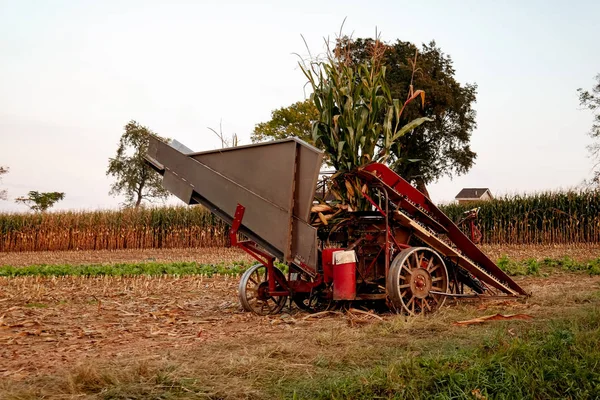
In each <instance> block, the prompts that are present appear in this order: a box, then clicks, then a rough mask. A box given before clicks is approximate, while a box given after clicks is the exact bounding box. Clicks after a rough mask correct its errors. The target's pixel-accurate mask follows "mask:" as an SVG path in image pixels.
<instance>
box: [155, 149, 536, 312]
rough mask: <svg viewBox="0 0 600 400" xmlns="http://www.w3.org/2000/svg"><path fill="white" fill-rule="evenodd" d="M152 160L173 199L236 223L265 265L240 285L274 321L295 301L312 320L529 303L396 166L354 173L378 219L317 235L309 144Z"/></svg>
mask: <svg viewBox="0 0 600 400" xmlns="http://www.w3.org/2000/svg"><path fill="white" fill-rule="evenodd" d="M146 161H147V162H148V164H149V165H151V166H152V167H153V168H154V169H155V170H156V171H157V172H159V173H160V174H162V175H163V186H164V187H165V188H166V189H167V190H169V191H170V192H171V193H173V194H174V195H176V196H177V197H178V198H180V199H181V200H183V201H184V202H185V203H187V204H201V205H203V206H204V207H206V208H207V209H208V210H209V211H210V212H212V213H213V214H215V215H216V216H218V217H220V218H221V219H223V220H224V221H225V222H227V223H228V224H230V226H231V230H230V239H231V243H232V245H236V246H239V247H240V248H242V249H243V250H244V251H246V252H247V253H248V254H250V255H251V256H252V257H253V258H254V259H256V260H257V261H258V263H257V264H256V265H254V266H253V267H251V268H249V269H248V270H247V271H246V272H245V273H244V274H243V276H242V278H241V281H240V284H239V300H240V303H241V305H242V306H243V308H244V309H245V310H247V311H252V312H254V313H256V314H259V315H268V314H275V313H278V312H280V311H281V310H282V308H283V307H284V305H285V304H286V302H287V300H288V299H291V300H292V301H293V302H294V303H295V304H297V305H298V307H300V308H302V309H305V310H308V311H317V310H324V309H327V308H328V307H330V306H333V305H336V304H340V303H343V302H348V301H365V302H371V303H376V304H378V305H380V306H387V307H389V308H390V309H392V310H395V311H398V312H404V313H407V314H411V315H412V314H423V313H430V312H433V311H435V310H436V309H438V308H439V307H441V306H442V305H443V304H444V301H445V300H446V299H447V298H453V299H468V298H494V297H514V298H518V297H523V296H527V293H526V292H525V291H524V290H523V289H522V288H521V287H520V286H519V285H518V284H517V283H515V282H514V281H513V280H512V279H511V278H510V277H509V276H508V275H506V273H504V272H503V271H502V270H501V269H500V268H498V266H497V265H496V264H495V263H494V262H492V261H491V260H490V259H489V258H488V257H487V256H486V255H485V254H484V253H483V252H482V251H481V250H480V249H479V248H478V247H477V246H476V245H475V244H474V243H473V242H471V240H470V239H469V238H468V237H467V236H466V235H465V234H464V233H463V232H462V231H461V230H460V229H459V228H458V227H457V226H456V225H455V224H454V223H453V221H452V220H450V219H449V218H448V217H447V216H446V215H445V214H444V213H443V212H441V211H440V209H439V208H437V207H436V206H435V205H434V204H433V203H432V202H431V200H430V199H429V198H427V197H426V196H425V195H424V194H422V193H421V192H419V191H418V190H417V189H415V188H414V187H413V186H411V185H410V184H409V183H408V182H407V181H406V180H404V179H403V178H402V177H400V176H399V175H397V174H396V173H395V172H393V171H392V170H391V169H389V168H388V167H387V166H386V165H383V164H378V163H372V164H368V165H365V166H364V167H362V168H359V169H357V170H355V171H353V172H351V174H352V175H353V177H354V178H355V179H357V180H358V181H359V182H360V183H361V184H362V185H366V187H367V188H368V191H365V192H364V193H363V194H362V195H363V196H365V198H366V199H367V200H368V202H369V203H370V204H371V207H370V210H369V211H361V212H348V213H347V217H346V218H344V219H343V220H342V221H341V222H339V223H335V224H327V225H325V224H323V225H321V226H318V227H315V226H313V225H311V222H312V221H313V218H314V216H311V209H312V208H313V206H314V204H315V203H314V199H315V191H316V188H317V183H318V179H319V171H320V168H321V166H322V161H323V153H322V152H321V151H320V150H318V149H316V148H314V147H312V146H310V145H308V144H307V143H305V142H303V141H301V140H298V139H286V140H280V141H274V142H267V143H260V144H254V145H248V146H238V147H232V148H226V149H220V150H214V151H208V152H200V153H194V152H192V151H190V150H189V149H187V148H186V147H185V146H183V145H180V144H179V143H177V142H174V143H172V144H167V143H164V142H162V141H160V140H158V139H156V138H154V137H152V138H151V139H150V144H149V148H148V152H147V154H146ZM367 193H368V194H367ZM241 237H243V238H245V239H244V240H240V239H239V238H241ZM276 261H279V262H280V263H282V264H285V265H287V267H288V268H287V271H286V273H284V272H282V270H281V269H280V268H277V266H276V265H275V264H276Z"/></svg>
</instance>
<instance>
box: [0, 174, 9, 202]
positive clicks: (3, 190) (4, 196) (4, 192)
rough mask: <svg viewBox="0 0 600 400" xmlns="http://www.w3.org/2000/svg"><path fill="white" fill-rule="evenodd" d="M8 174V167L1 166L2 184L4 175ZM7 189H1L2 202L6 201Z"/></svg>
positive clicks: (0, 178) (0, 176) (0, 180)
mask: <svg viewBox="0 0 600 400" xmlns="http://www.w3.org/2000/svg"><path fill="white" fill-rule="evenodd" d="M6 173H8V167H2V166H0V182H2V175H4V174H6ZM6 195H7V192H6V189H0V200H6Z"/></svg>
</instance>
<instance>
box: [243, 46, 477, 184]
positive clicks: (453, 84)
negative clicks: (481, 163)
mask: <svg viewBox="0 0 600 400" xmlns="http://www.w3.org/2000/svg"><path fill="white" fill-rule="evenodd" d="M348 43H351V44H350V45H348ZM374 43H375V41H374V40H373V39H356V40H353V41H348V40H347V39H342V40H340V41H339V42H338V46H337V51H339V52H344V53H345V54H347V53H348V52H349V53H350V56H351V58H352V59H353V60H354V62H356V63H360V62H363V61H366V60H368V58H369V57H370V54H371V51H372V50H371V49H372V47H373V45H374ZM417 50H418V57H417V65H416V69H415V68H414V66H413V64H414V61H415V53H416V52H417ZM383 63H384V65H386V67H387V73H386V80H387V82H388V84H389V86H390V90H391V96H392V97H394V98H400V99H403V98H406V94H407V93H408V92H409V87H410V86H411V84H412V86H413V87H414V88H418V89H422V90H424V91H425V93H426V100H425V105H424V107H421V105H420V104H417V103H416V102H414V103H413V104H411V105H410V106H408V107H407V109H406V110H405V111H404V113H403V115H402V121H401V122H400V123H401V125H403V124H406V123H408V122H409V121H412V120H414V119H416V118H419V117H431V118H433V119H434V121H433V122H429V123H426V124H423V125H421V126H419V127H417V128H416V129H414V130H413V131H412V132H411V133H408V134H406V135H404V136H403V137H402V138H400V139H399V140H398V144H397V145H395V146H394V148H393V149H392V150H393V153H394V156H395V161H396V162H395V163H394V169H395V170H396V171H397V172H398V173H399V174H400V175H402V176H403V177H404V178H405V179H407V180H409V181H411V182H412V183H414V184H416V185H417V186H418V187H419V188H420V189H421V190H424V187H425V186H424V185H425V184H428V183H431V182H433V181H435V180H436V179H438V178H440V177H442V176H453V175H460V174H463V173H465V172H467V171H468V170H469V169H470V168H471V167H472V166H473V162H474V160H475V158H476V154H475V153H474V152H473V151H472V150H471V147H470V138H471V133H472V132H473V130H474V129H475V127H476V122H475V115H476V113H475V110H474V109H473V104H474V103H475V101H476V93H477V86H476V85H475V84H470V83H467V84H461V83H460V82H458V81H457V80H456V79H455V76H454V75H455V70H454V67H453V62H452V59H451V57H450V56H449V55H447V54H444V53H443V52H442V50H441V49H440V48H439V47H437V45H436V44H435V42H431V43H429V44H424V45H423V46H421V48H420V49H418V48H417V46H415V45H414V44H412V43H410V42H403V41H400V40H399V41H397V42H396V43H393V44H387V45H386V46H385V53H384V59H383ZM311 107H313V105H312V104H311V102H310V101H309V100H307V101H304V102H300V103H295V104H294V105H292V106H290V107H287V108H283V109H279V110H275V111H273V113H272V119H271V120H270V121H268V122H264V123H261V124H258V125H256V127H255V129H254V132H253V134H252V140H253V141H262V140H265V139H280V138H282V137H283V136H285V135H286V132H287V135H288V136H297V137H300V138H302V139H304V140H306V139H309V142H311V143H312V140H311V138H312V132H311V129H310V125H311V122H312V121H314V120H315V116H314V115H315V113H314V112H313V111H312V110H311ZM381 118H382V119H383V116H382V117H381ZM290 121H291V122H290Z"/></svg>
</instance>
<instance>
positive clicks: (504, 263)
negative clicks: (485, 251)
mask: <svg viewBox="0 0 600 400" xmlns="http://www.w3.org/2000/svg"><path fill="white" fill-rule="evenodd" d="M498 267H499V268H500V269H501V270H503V271H504V272H506V273H507V274H508V275H512V276H519V275H539V274H540V273H541V272H542V270H545V271H552V270H556V269H559V270H562V271H566V272H587V273H589V274H590V275H600V258H597V259H594V260H589V261H575V260H573V259H572V258H570V257H562V258H544V259H543V260H541V261H538V260H536V259H534V258H528V259H526V260H522V261H514V260H511V259H510V258H508V256H506V255H504V256H502V257H500V259H499V260H498Z"/></svg>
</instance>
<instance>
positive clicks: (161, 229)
mask: <svg viewBox="0 0 600 400" xmlns="http://www.w3.org/2000/svg"><path fill="white" fill-rule="evenodd" d="M226 245H228V226H227V225H226V224H225V223H223V222H221V221H220V220H219V219H218V218H216V217H215V216H213V215H212V214H211V213H210V212H208V211H207V210H206V209H204V208H202V207H200V206H196V207H163V208H149V209H139V210H135V209H126V210H121V211H93V212H90V211H76V212H72V211H68V212H51V213H27V214H17V213H0V251H2V252H8V251H47V250H51V251H52V250H120V249H146V248H184V247H217V246H226Z"/></svg>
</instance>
